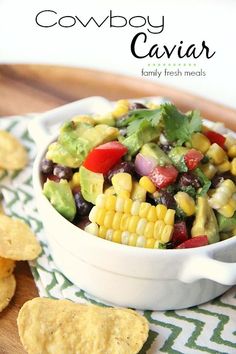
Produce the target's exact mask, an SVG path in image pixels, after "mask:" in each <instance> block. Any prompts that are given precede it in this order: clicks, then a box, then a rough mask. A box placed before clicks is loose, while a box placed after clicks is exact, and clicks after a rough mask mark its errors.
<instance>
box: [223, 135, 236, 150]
mask: <svg viewBox="0 0 236 354" xmlns="http://www.w3.org/2000/svg"><path fill="white" fill-rule="evenodd" d="M233 145H236V139H235V138H234V137H233V136H231V135H228V136H226V139H225V147H226V149H227V150H229V149H230V148H231V146H233Z"/></svg>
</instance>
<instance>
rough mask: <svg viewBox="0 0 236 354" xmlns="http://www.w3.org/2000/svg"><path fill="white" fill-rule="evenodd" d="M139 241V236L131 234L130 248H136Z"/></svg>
mask: <svg viewBox="0 0 236 354" xmlns="http://www.w3.org/2000/svg"><path fill="white" fill-rule="evenodd" d="M137 239H138V236H137V235H136V234H131V235H130V237H129V242H128V245H129V246H136V243H137Z"/></svg>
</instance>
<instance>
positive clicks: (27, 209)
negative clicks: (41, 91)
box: [0, 116, 236, 354]
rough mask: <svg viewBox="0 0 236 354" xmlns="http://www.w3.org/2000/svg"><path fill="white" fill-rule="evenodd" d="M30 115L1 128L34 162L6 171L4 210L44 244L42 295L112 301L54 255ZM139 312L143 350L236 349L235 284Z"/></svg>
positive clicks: (39, 268)
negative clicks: (68, 273) (39, 196)
mask: <svg viewBox="0 0 236 354" xmlns="http://www.w3.org/2000/svg"><path fill="white" fill-rule="evenodd" d="M31 118H32V117H31ZM29 119H30V116H25V117H11V118H7V119H0V129H4V130H8V131H10V132H11V133H12V134H14V135H15V136H16V137H18V138H19V139H20V140H21V141H22V143H23V144H24V145H25V147H26V148H27V150H28V152H29V156H30V163H29V165H28V167H27V168H26V169H25V170H24V171H22V172H19V173H7V172H4V173H2V175H1V176H0V192H1V193H2V196H3V198H4V201H3V205H4V208H5V210H6V213H7V214H8V215H10V216H13V217H18V218H21V219H24V220H25V221H26V222H28V223H29V224H30V226H31V228H32V230H33V231H34V232H35V233H36V235H37V237H38V239H39V241H40V243H41V245H42V248H43V253H42V255H41V256H40V257H39V258H38V259H37V261H36V262H30V267H31V270H32V274H33V276H34V279H35V283H36V285H37V287H38V290H39V294H40V296H44V297H52V298H57V299H62V298H66V299H70V300H72V301H75V302H80V303H89V302H90V303H94V304H98V305H101V306H106V305H108V304H104V303H101V302H100V301H99V300H98V299H95V298H94V297H92V296H90V295H89V294H87V293H85V292H84V291H83V290H81V289H79V288H78V287H76V286H75V285H73V284H72V283H71V282H70V281H69V280H68V279H66V278H65V276H64V275H63V274H62V273H61V272H60V270H58V269H57V268H56V266H55V264H54V262H53V259H52V258H51V256H50V251H49V249H48V245H47V240H46V237H45V234H44V230H43V225H42V223H41V221H40V217H39V215H38V212H37V209H36V205H35V200H34V191H33V186H32V163H33V160H34V157H35V153H36V151H35V145H34V143H33V141H32V139H31V138H30V137H29V135H28V131H27V123H28V121H29ZM140 313H143V314H144V315H145V316H146V318H147V319H148V321H149V323H150V334H149V338H148V340H147V342H146V343H145V345H144V347H143V349H142V350H141V352H140V354H144V353H147V354H154V353H155V354H156V353H168V354H179V353H180V354H183V353H184V354H196V353H214V354H217V353H219V354H223V353H224V354H230V353H232V354H233V353H236V287H233V288H231V289H230V290H229V291H228V292H227V293H225V294H224V295H223V296H221V297H219V298H217V299H215V300H213V301H211V302H209V303H207V304H204V305H200V306H196V307H193V308H191V309H187V310H178V311H164V312H152V311H144V312H142V311H140Z"/></svg>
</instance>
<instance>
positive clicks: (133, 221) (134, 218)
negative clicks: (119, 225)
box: [128, 215, 139, 233]
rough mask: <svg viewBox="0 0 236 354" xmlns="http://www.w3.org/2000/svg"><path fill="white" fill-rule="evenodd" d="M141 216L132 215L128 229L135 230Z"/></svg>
mask: <svg viewBox="0 0 236 354" xmlns="http://www.w3.org/2000/svg"><path fill="white" fill-rule="evenodd" d="M138 221H139V217H138V215H132V216H131V217H130V219H129V224H128V231H129V232H131V233H132V232H135V231H136V228H137V225H138Z"/></svg>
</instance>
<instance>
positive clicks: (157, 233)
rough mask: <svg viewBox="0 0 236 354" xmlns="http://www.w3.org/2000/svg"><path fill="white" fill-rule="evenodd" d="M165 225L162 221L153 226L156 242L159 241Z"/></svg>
mask: <svg viewBox="0 0 236 354" xmlns="http://www.w3.org/2000/svg"><path fill="white" fill-rule="evenodd" d="M164 227H165V223H164V221H163V220H157V221H156V222H155V225H154V231H153V236H154V238H155V239H156V240H160V239H161V234H162V232H163V230H164Z"/></svg>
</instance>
